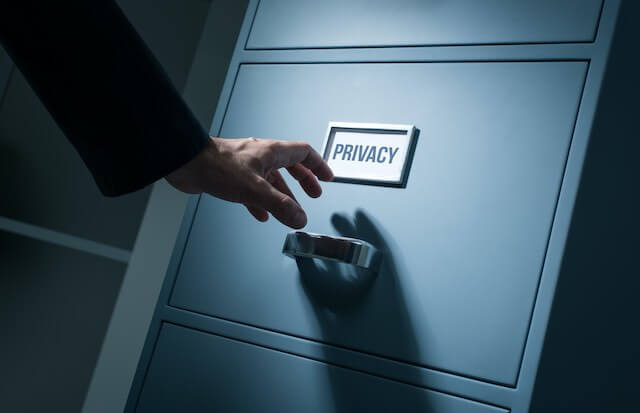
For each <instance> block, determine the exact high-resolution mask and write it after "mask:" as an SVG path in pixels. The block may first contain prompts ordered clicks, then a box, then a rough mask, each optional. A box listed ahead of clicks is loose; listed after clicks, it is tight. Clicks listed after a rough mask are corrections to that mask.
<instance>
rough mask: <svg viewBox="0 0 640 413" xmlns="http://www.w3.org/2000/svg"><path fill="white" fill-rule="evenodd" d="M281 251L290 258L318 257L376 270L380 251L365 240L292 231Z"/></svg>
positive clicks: (380, 255)
mask: <svg viewBox="0 0 640 413" xmlns="http://www.w3.org/2000/svg"><path fill="white" fill-rule="evenodd" d="M282 253H283V254H285V255H287V256H289V257H291V258H318V259H321V260H330V261H337V262H341V263H346V264H352V265H355V266H358V267H361V268H364V269H368V270H373V271H377V269H378V266H379V265H380V261H381V258H382V254H381V252H380V251H379V250H378V249H377V248H376V247H374V246H373V245H371V244H370V243H368V242H366V241H362V240H359V239H355V238H346V237H333V236H329V235H321V234H312V233H310V232H304V231H294V232H290V233H289V234H287V237H286V238H285V240H284V246H283V247H282Z"/></svg>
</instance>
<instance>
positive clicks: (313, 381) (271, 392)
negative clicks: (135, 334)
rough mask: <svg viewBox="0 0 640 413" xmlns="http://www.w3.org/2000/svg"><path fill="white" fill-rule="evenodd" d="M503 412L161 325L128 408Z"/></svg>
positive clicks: (247, 411)
mask: <svg viewBox="0 0 640 413" xmlns="http://www.w3.org/2000/svg"><path fill="white" fill-rule="evenodd" d="M180 411H182V412H193V413H196V412H242V413H251V412H256V413H258V412H259V413H263V412H279V413H287V412H292V413H293V412H309V413H312V412H319V413H320V412H322V413H330V412H391V411H403V412H419V411H420V412H434V413H499V412H503V413H504V412H506V410H503V409H499V408H495V407H491V406H485V405H483V404H480V403H476V402H472V401H468V400H465V399H461V398H458V397H453V396H449V395H445V394H442V393H439V392H435V391H430V390H425V389H422V388H418V387H414V386H409V385H405V384H401V383H398V382H394V381H391V380H386V379H382V378H378V377H374V376H370V375H368V374H364V373H359V372H356V371H352V370H348V369H344V368H340V367H335V366H329V365H326V364H323V363H320V362H317V361H312V360H309V359H305V358H302V357H297V356H292V355H288V354H284V353H280V352H278V351H275V350H270V349H266V348H263V347H259V346H255V345H251V344H246V343H242V342H237V341H234V340H230V339H227V338H223V337H219V336H215V335H210V334H206V333H203V332H200V331H195V330H190V329H187V328H184V327H179V326H176V325H173V324H165V325H163V327H162V330H161V332H160V337H159V339H158V344H157V346H156V349H155V352H154V355H153V359H152V360H151V365H150V367H149V370H148V374H147V376H146V381H145V384H144V387H143V389H142V392H141V394H140V400H139V403H138V406H137V409H136V412H153V413H159V412H180Z"/></svg>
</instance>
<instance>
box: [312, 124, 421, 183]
mask: <svg viewBox="0 0 640 413" xmlns="http://www.w3.org/2000/svg"><path fill="white" fill-rule="evenodd" d="M335 125H341V126H335ZM344 125H349V127H345V126H344ZM372 126H373V125H371V124H331V125H330V127H329V133H328V134H329V136H328V137H327V143H326V147H325V150H324V158H325V160H326V161H327V163H328V164H329V166H330V167H331V169H332V170H333V173H334V175H335V177H336V178H338V179H337V180H351V181H373V182H381V183H390V184H402V181H403V178H404V176H403V174H404V171H405V163H406V160H407V155H408V153H409V150H410V148H411V143H412V142H411V140H412V138H413V136H412V135H413V127H411V126H403V125H375V126H378V128H373V127H372ZM381 126H384V128H382V127H381Z"/></svg>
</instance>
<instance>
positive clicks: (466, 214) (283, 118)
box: [170, 62, 586, 385]
mask: <svg viewBox="0 0 640 413" xmlns="http://www.w3.org/2000/svg"><path fill="white" fill-rule="evenodd" d="M585 72H586V63H584V62H490V63H374V64H370V63H354V64H265V65H261V64H247V65H242V66H241V68H240V71H239V73H238V76H237V81H236V84H235V86H234V89H233V93H232V96H231V100H230V103H229V106H228V110H227V113H226V116H225V119H224V122H223V125H222V135H223V136H227V137H242V136H259V137H272V138H281V139H292V140H293V139H306V140H308V141H309V142H310V143H311V144H312V145H313V146H314V147H316V148H317V149H318V150H320V149H321V145H322V142H323V139H324V134H325V131H326V127H327V124H328V122H329V121H349V122H374V123H391V124H393V123H397V124H413V125H416V127H417V128H418V129H420V134H419V137H418V141H417V145H416V148H415V153H414V159H413V165H412V167H411V172H410V175H409V178H408V182H407V185H406V188H391V187H381V186H370V185H357V184H348V183H337V182H333V183H326V184H324V185H323V188H324V194H323V196H322V197H321V198H319V199H317V200H310V199H309V198H307V197H306V196H305V195H304V193H302V192H301V191H300V190H298V188H297V185H295V184H294V183H293V182H292V180H291V179H288V178H287V179H288V182H289V185H290V186H291V188H295V189H294V193H295V195H296V197H297V198H298V200H299V201H300V202H301V203H302V205H303V207H305V208H306V210H307V215H308V217H309V222H308V225H307V227H306V228H305V229H306V230H307V231H309V232H315V233H321V234H332V235H346V236H351V237H355V238H362V239H365V240H368V241H370V242H372V243H373V244H376V245H378V246H379V247H380V248H382V249H384V250H386V252H385V260H384V263H383V266H382V268H381V269H380V271H379V272H378V274H377V276H376V277H371V278H367V277H363V276H361V275H362V274H356V273H353V272H352V269H351V268H348V267H339V266H338V267H336V266H328V267H326V266H323V263H316V264H315V265H309V266H307V267H305V268H303V269H302V271H300V269H299V268H298V266H297V265H296V262H295V261H294V260H292V259H290V258H288V257H285V256H284V255H283V254H282V253H281V249H282V245H283V241H284V239H285V236H286V234H287V233H288V229H287V228H286V227H284V226H283V225H281V224H280V223H278V222H276V221H275V220H274V219H271V220H270V221H269V222H267V223H258V222H256V221H254V220H253V218H251V217H250V216H249V215H248V214H247V212H246V211H245V210H244V208H242V207H241V206H238V205H232V204H229V203H226V202H224V201H220V200H218V199H215V198H212V197H209V196H203V197H202V199H201V201H200V204H199V206H198V209H197V212H196V215H195V218H194V223H193V227H192V229H191V232H190V236H189V239H188V241H187V244H186V246H185V251H184V255H183V259H182V263H181V266H180V268H179V270H178V275H177V280H176V283H175V286H174V290H173V292H172V297H171V299H170V304H171V305H173V306H176V307H180V308H183V309H187V310H191V311H196V312H199V313H203V314H208V315H212V316H216V317H220V318H224V319H228V320H232V321H237V322H241V323H245V324H249V325H254V326H260V327H263V328H267V329H271V330H275V331H280V332H285V333H287V334H292V335H295V336H299V337H305V338H309V339H312V340H317V341H320V342H326V343H331V344H334V345H338V346H342V347H346V348H350V349H354V350H358V351H363V352H368V353H372V354H376V355H380V356H384V357H389V358H393V359H396V360H401V361H406V362H408V363H414V364H417V365H421V366H425V367H430V368H434V369H439V370H443V371H447V372H452V373H456V374H460V375H463V376H467V377H472V378H478V379H481V380H487V381H491V382H497V383H502V384H509V385H512V384H514V383H515V381H516V376H517V373H518V370H519V365H520V360H521V356H522V352H523V346H524V344H525V341H526V337H527V332H528V326H529V320H530V317H531V314H532V311H533V306H534V301H535V296H536V290H537V286H538V281H539V277H540V273H541V269H542V265H543V262H544V257H545V252H546V246H547V241H548V238H549V233H550V230H551V226H552V221H553V216H554V211H555V205H556V201H557V195H558V192H559V188H560V185H561V181H562V176H563V171H564V165H565V161H566V158H567V153H568V149H569V146H570V142H571V136H572V132H573V125H574V121H575V118H576V113H577V110H578V104H579V100H580V95H581V90H582V85H583V82H584V78H585Z"/></svg>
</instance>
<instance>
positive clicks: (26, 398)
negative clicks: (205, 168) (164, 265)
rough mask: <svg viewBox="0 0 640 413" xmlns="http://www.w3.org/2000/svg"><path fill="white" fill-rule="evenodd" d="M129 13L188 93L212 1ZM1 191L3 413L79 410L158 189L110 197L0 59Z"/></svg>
mask: <svg viewBox="0 0 640 413" xmlns="http://www.w3.org/2000/svg"><path fill="white" fill-rule="evenodd" d="M118 3H119V4H120V6H121V7H122V9H123V10H124V12H125V14H126V15H127V16H128V17H129V19H130V20H131V21H132V23H133V24H134V26H136V28H137V29H138V31H139V32H140V34H141V35H142V37H143V38H144V39H145V41H146V42H147V43H148V44H149V46H150V48H151V49H152V50H153V52H154V53H155V55H156V56H157V58H158V60H159V61H160V63H161V64H162V65H163V66H164V67H165V69H166V70H167V72H168V73H169V76H170V77H171V79H172V81H173V82H174V84H175V85H176V87H177V88H178V90H184V87H185V84H186V81H187V77H188V74H189V70H190V68H191V64H192V61H193V57H194V53H195V51H196V49H197V47H198V43H199V39H200V35H201V32H202V28H203V25H204V23H205V19H206V18H207V14H208V10H209V6H210V2H209V1H206V0H189V1H175V0H153V1H151V0H119V1H118ZM209 96H210V95H209ZM206 126H208V125H206ZM0 189H1V190H2V196H0V331H2V340H0V370H2V374H0V411H7V412H13V411H20V412H42V411H55V412H57V411H60V412H74V411H76V412H77V411H80V409H81V406H82V403H83V400H84V397H85V394H86V391H87V388H88V386H89V382H90V378H91V375H92V373H93V370H94V366H95V363H96V360H97V358H98V354H99V351H100V348H101V345H102V340H103V338H104V335H105V331H106V329H107V326H108V323H109V319H110V317H111V314H112V311H113V307H114V304H115V302H116V299H117V296H118V293H119V290H120V287H121V285H122V280H123V277H124V274H125V271H126V268H127V264H128V261H129V257H130V255H131V249H132V248H133V245H134V242H135V240H136V237H137V233H138V229H139V227H140V223H141V220H142V216H143V214H144V211H145V208H146V205H147V202H148V199H149V195H150V192H151V188H146V189H144V190H141V191H138V192H136V193H134V194H130V195H126V196H123V197H119V198H105V197H103V196H102V195H101V194H100V192H99V191H98V189H97V187H96V186H95V184H94V182H93V180H92V178H91V176H90V174H89V173H88V171H87V170H86V168H85V167H84V164H83V163H82V161H81V159H80V157H79V156H78V155H77V154H76V152H75V150H74V149H73V147H72V146H71V144H70V143H69V142H68V141H67V140H66V138H65V137H64V135H63V134H62V132H61V131H60V129H59V128H58V127H57V125H56V124H55V122H54V120H53V119H52V118H51V116H50V115H49V114H48V112H47V111H46V109H45V108H44V107H43V105H42V104H41V103H40V101H39V99H38V98H37V96H36V95H35V94H34V93H33V91H32V90H31V88H30V86H29V85H28V83H27V82H26V81H25V79H24V77H23V76H22V74H21V73H20V72H19V71H18V70H16V69H15V68H13V66H12V64H11V62H10V60H9V59H8V57H7V56H6V54H5V52H4V51H3V50H1V49H0Z"/></svg>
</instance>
